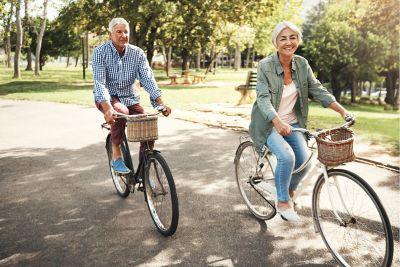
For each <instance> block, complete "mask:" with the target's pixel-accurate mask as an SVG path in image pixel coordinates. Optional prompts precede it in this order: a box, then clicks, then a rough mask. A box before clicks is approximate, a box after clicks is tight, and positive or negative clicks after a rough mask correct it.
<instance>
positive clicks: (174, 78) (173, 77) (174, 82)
mask: <svg viewBox="0 0 400 267" xmlns="http://www.w3.org/2000/svg"><path fill="white" fill-rule="evenodd" d="M169 78H170V79H171V83H170V85H174V84H178V82H177V81H176V78H178V75H170V76H169Z"/></svg>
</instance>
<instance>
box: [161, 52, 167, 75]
mask: <svg viewBox="0 0 400 267" xmlns="http://www.w3.org/2000/svg"><path fill="white" fill-rule="evenodd" d="M161 51H162V55H163V59H164V71H165V75H167V77H169V66H168V63H169V62H168V59H167V53H166V52H165V46H164V45H162V46H161Z"/></svg>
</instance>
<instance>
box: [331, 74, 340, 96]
mask: <svg viewBox="0 0 400 267" xmlns="http://www.w3.org/2000/svg"><path fill="white" fill-rule="evenodd" d="M332 73H333V74H332V75H331V82H332V92H333V96H334V97H335V98H336V101H338V102H340V95H341V93H342V89H341V88H340V87H339V83H338V81H337V80H336V73H337V72H335V71H332Z"/></svg>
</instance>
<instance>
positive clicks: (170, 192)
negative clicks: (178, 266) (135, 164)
mask: <svg viewBox="0 0 400 267" xmlns="http://www.w3.org/2000/svg"><path fill="white" fill-rule="evenodd" d="M144 186H145V196H146V202H147V206H148V208H149V212H150V215H151V218H152V220H153V222H154V224H155V225H156V227H157V230H158V231H159V232H160V233H161V234H163V235H165V236H171V235H173V234H174V233H175V231H176V229H177V227H178V220H179V207H178V196H177V194H176V189H175V183H174V179H173V177H172V174H171V171H170V169H169V167H168V164H167V162H166V161H165V160H164V158H163V157H162V156H161V155H160V154H159V153H157V152H155V153H151V154H149V155H148V164H147V165H146V173H145V178H144Z"/></svg>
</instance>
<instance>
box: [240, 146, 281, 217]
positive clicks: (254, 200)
mask: <svg viewBox="0 0 400 267" xmlns="http://www.w3.org/2000/svg"><path fill="white" fill-rule="evenodd" d="M257 157H258V154H257V152H256V151H255V147H254V145H253V142H251V141H246V142H243V143H241V144H240V145H239V147H238V149H237V151H236V156H235V176H236V182H237V185H238V188H239V192H240V195H241V196H242V198H243V200H244V203H245V204H246V206H247V207H248V209H249V210H250V211H251V213H253V215H254V216H256V217H257V218H258V219H261V220H269V219H272V218H273V217H274V216H275V215H276V209H275V206H274V202H275V199H274V198H275V197H274V196H273V195H270V194H263V193H261V192H260V191H259V190H257V189H256V188H255V186H254V184H255V183H259V182H261V181H266V182H269V183H271V181H272V182H273V180H274V175H273V171H272V170H271V168H270V166H269V164H268V163H267V161H266V160H263V162H262V164H263V166H264V167H262V170H263V171H262V172H260V171H258V175H257V169H259V168H260V165H257ZM273 186H274V187H275V185H274V184H273Z"/></svg>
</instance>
